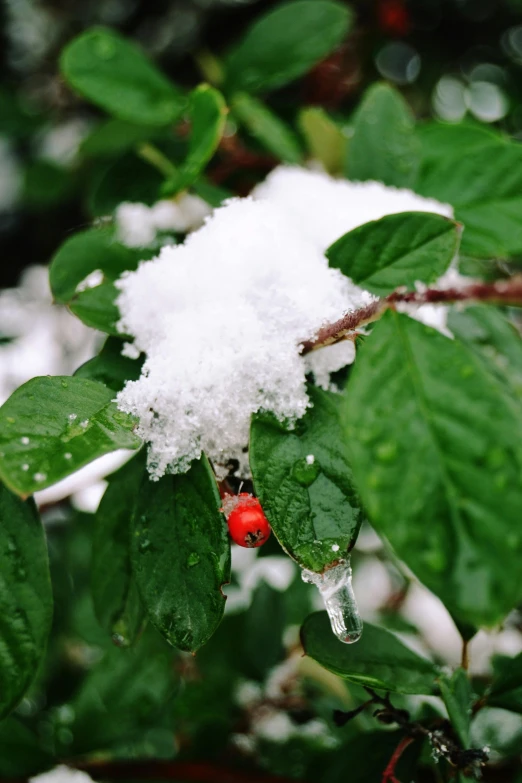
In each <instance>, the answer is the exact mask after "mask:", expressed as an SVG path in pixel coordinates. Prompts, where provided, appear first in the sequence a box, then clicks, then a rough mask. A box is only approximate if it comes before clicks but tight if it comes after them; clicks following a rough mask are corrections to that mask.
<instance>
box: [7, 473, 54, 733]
mask: <svg viewBox="0 0 522 783" xmlns="http://www.w3.org/2000/svg"><path fill="white" fill-rule="evenodd" d="M52 613H53V596H52V591H51V580H50V578H49V562H48V559H47V547H46V543H45V535H44V531H43V528H42V523H41V522H40V518H39V516H38V513H37V511H36V507H35V505H34V502H33V500H27V501H25V502H24V501H22V500H20V498H18V497H16V495H13V494H12V493H11V492H10V491H9V490H8V489H7V488H6V487H4V486H2V485H0V717H2V718H3V717H4V716H5V715H7V713H8V712H10V711H11V710H12V709H13V708H14V707H15V706H16V705H17V703H18V702H19V701H20V699H21V698H22V696H23V695H24V693H25V691H26V690H27V688H28V687H29V685H30V684H31V682H32V681H33V680H34V678H35V675H36V673H37V670H38V667H39V665H40V661H41V660H42V658H43V655H44V652H45V647H46V644H47V636H48V634H49V631H50V629H51V619H52Z"/></svg>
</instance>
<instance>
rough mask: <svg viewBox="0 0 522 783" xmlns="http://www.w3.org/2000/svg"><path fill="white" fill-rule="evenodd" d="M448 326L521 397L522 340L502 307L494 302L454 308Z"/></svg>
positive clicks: (449, 316)
mask: <svg viewBox="0 0 522 783" xmlns="http://www.w3.org/2000/svg"><path fill="white" fill-rule="evenodd" d="M448 328H449V329H450V331H451V332H452V334H454V335H455V337H458V339H459V340H462V342H464V343H466V344H467V345H468V346H469V347H470V348H471V349H473V350H474V351H475V352H476V353H477V355H478V356H480V357H482V359H483V360H485V364H486V366H487V367H488V369H489V370H492V371H493V372H495V374H496V375H498V377H499V378H501V379H502V380H503V381H504V382H506V383H507V385H508V386H509V387H510V388H511V389H512V390H513V393H514V394H515V396H516V397H518V398H522V339H521V337H520V333H519V331H518V329H517V327H516V326H515V325H514V324H513V323H511V321H510V320H509V319H508V318H507V317H506V315H505V313H504V312H502V310H499V309H497V308H495V307H491V305H474V306H472V307H466V309H465V310H460V311H459V310H457V309H455V308H453V309H452V310H451V311H450V313H449V315H448Z"/></svg>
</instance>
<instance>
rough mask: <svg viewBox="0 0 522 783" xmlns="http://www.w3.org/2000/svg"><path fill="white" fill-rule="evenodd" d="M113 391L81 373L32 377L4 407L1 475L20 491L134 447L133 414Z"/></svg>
mask: <svg viewBox="0 0 522 783" xmlns="http://www.w3.org/2000/svg"><path fill="white" fill-rule="evenodd" d="M113 397H114V393H113V392H112V391H111V390H110V389H107V387H106V386H103V385H102V384H101V383H95V382H94V381H88V380H84V379H83V378H68V377H59V376H57V377H50V376H47V377H41V378H33V379H32V380H30V381H27V383H24V384H23V386H20V387H19V388H18V389H17V390H16V391H15V392H14V393H13V394H12V395H11V396H10V397H9V399H8V400H7V402H5V403H4V405H3V406H2V407H1V408H0V453H1V456H0V477H1V478H2V480H3V481H5V483H6V484H7V486H8V487H10V488H11V489H12V490H14V491H15V492H17V493H18V494H20V495H22V496H26V495H31V494H32V493H33V492H36V491H37V490H39V489H44V487H49V486H51V484H55V483H56V482H57V481H59V480H60V479H62V478H65V476H68V475H70V474H71V473H74V471H75V470H78V468H81V467H82V466H83V465H86V464H87V463H88V462H91V461H92V460H93V459H96V458H97V457H101V456H102V455H103V454H108V453H109V452H111V451H115V450H116V449H124V448H126V449H136V448H138V447H139V446H140V445H141V441H140V439H139V438H138V437H136V435H134V433H133V432H132V429H133V427H134V425H135V421H134V419H133V418H132V417H131V416H129V415H128V414H126V413H122V412H121V411H119V410H118V409H117V408H116V404H115V403H114V402H111V400H112V399H113Z"/></svg>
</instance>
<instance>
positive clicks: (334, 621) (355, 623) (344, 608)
mask: <svg viewBox="0 0 522 783" xmlns="http://www.w3.org/2000/svg"><path fill="white" fill-rule="evenodd" d="M302 578H303V581H304V582H308V583H309V584H314V585H315V586H316V587H317V589H318V590H319V592H320V594H321V597H322V599H323V601H324V606H325V609H326V611H327V612H328V617H329V618H330V624H331V626H332V631H333V632H334V634H335V635H336V636H337V638H338V639H339V641H341V642H344V644H353V643H354V642H357V641H359V639H360V638H361V634H362V628H363V624H362V620H361V617H360V615H359V609H358V608H357V602H356V600H355V594H354V592H353V587H352V568H351V565H350V559H349V558H347V559H346V560H343V561H341V562H340V563H339V564H338V565H336V566H333V568H329V569H328V570H327V571H325V572H324V573H323V574H317V573H315V571H308V570H307V569H303V573H302Z"/></svg>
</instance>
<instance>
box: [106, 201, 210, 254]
mask: <svg viewBox="0 0 522 783" xmlns="http://www.w3.org/2000/svg"><path fill="white" fill-rule="evenodd" d="M209 214H210V207H209V206H208V204H207V203H206V201H203V199H201V198H199V197H198V196H192V195H190V194H189V193H185V194H183V195H182V196H180V197H179V198H178V199H176V200H175V201H169V200H163V201H158V202H157V203H156V204H154V206H152V207H148V206H147V205H146V204H135V203H131V202H124V203H123V204H120V206H119V207H118V209H117V210H116V225H117V230H118V236H119V239H120V241H121V242H123V244H124V245H127V246H128V247H145V246H146V245H150V244H152V243H153V242H154V241H155V239H156V232H157V231H177V232H179V233H185V232H186V231H190V230H193V229H195V228H199V226H201V224H202V223H203V221H204V220H205V218H206V217H207V215H209Z"/></svg>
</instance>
